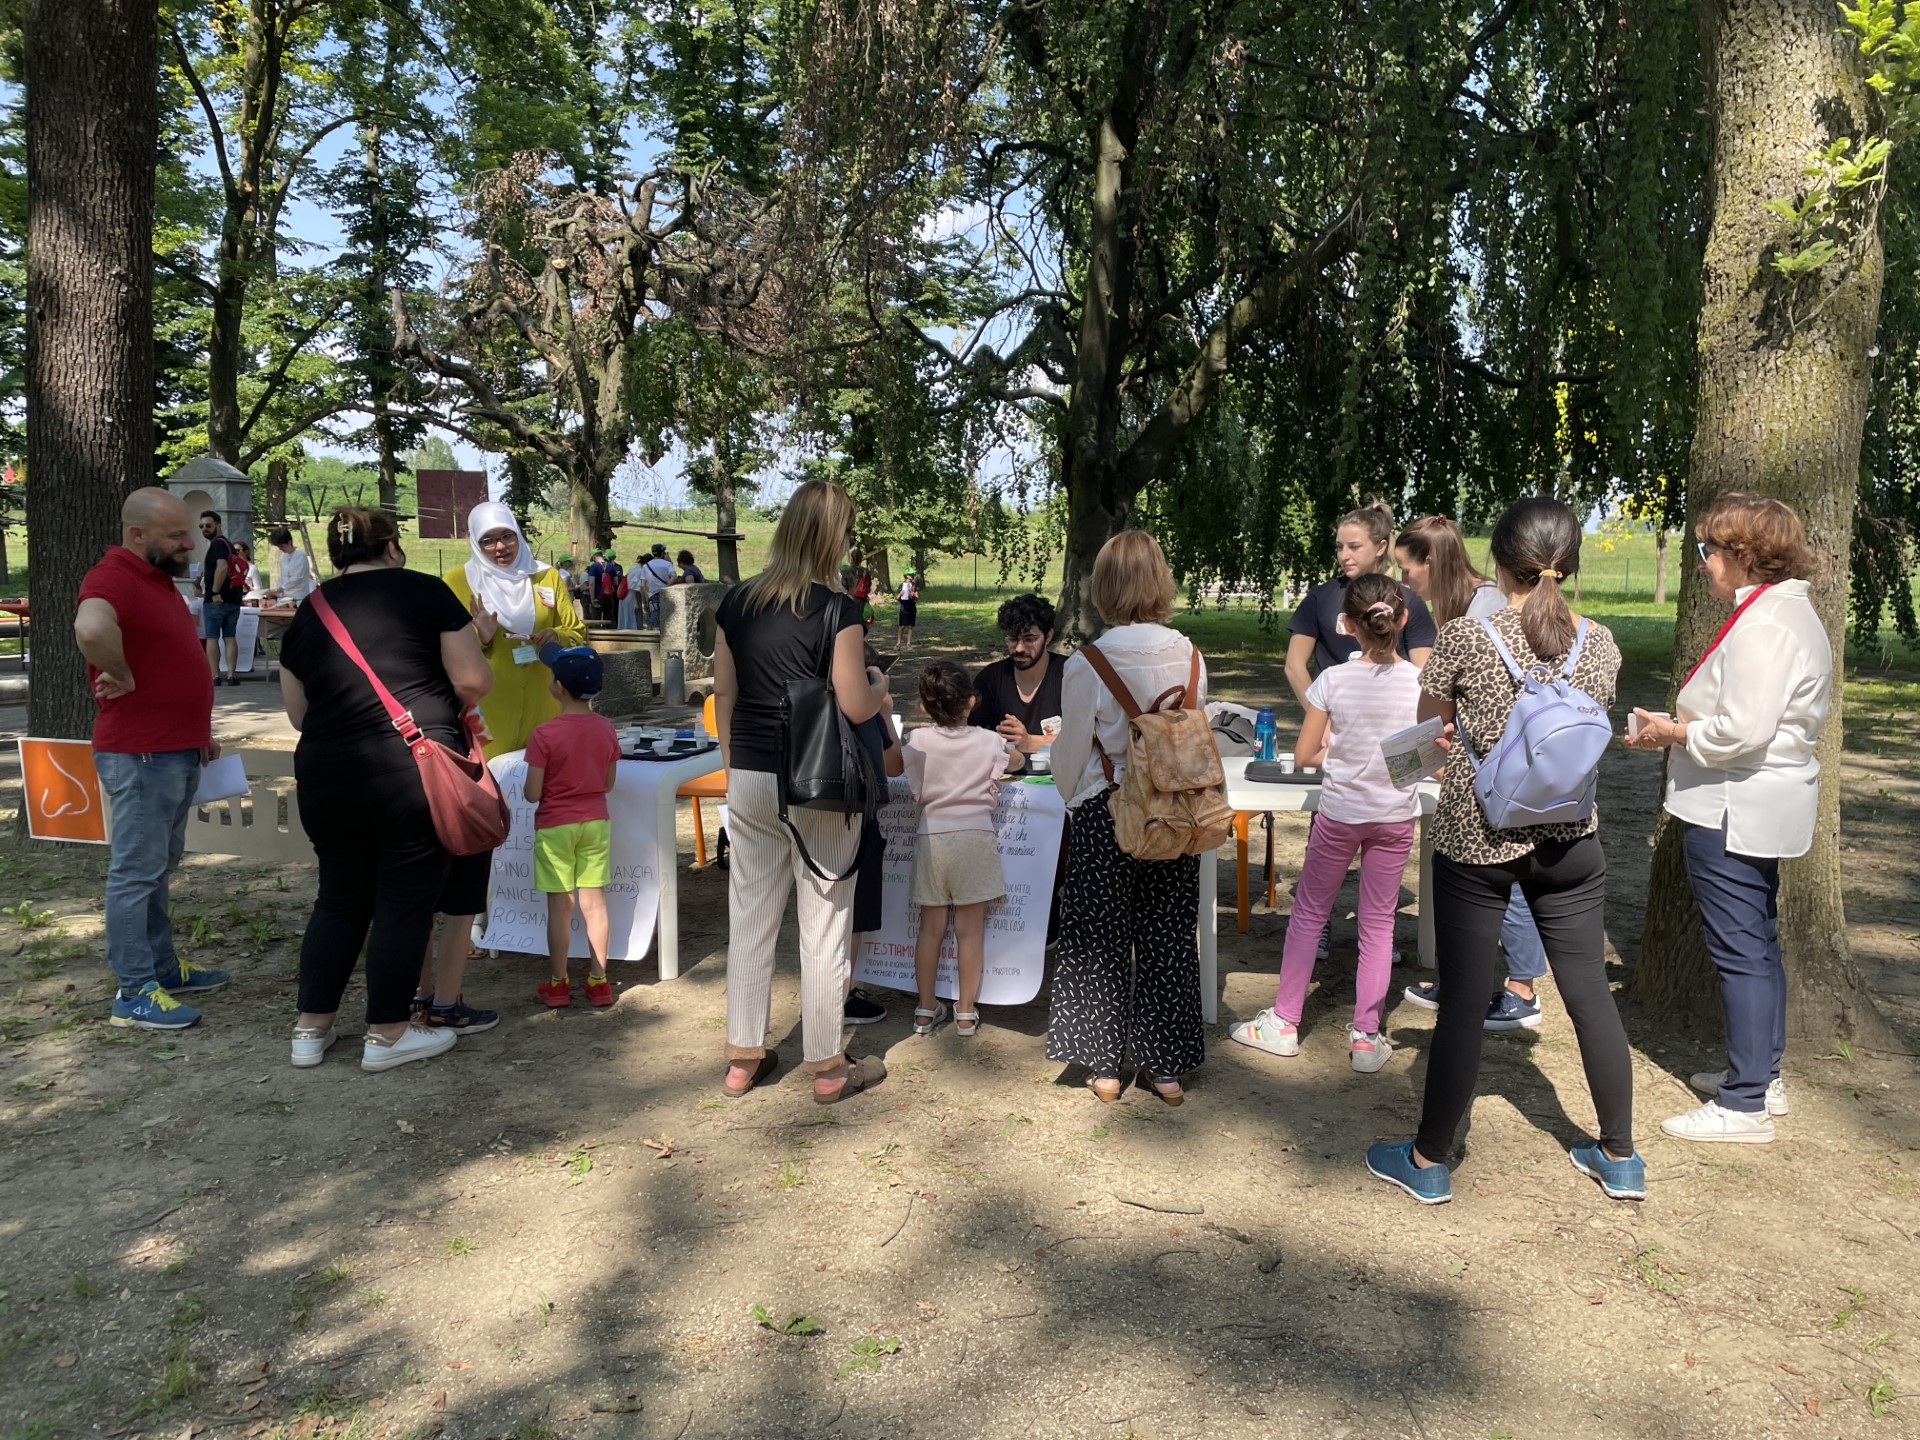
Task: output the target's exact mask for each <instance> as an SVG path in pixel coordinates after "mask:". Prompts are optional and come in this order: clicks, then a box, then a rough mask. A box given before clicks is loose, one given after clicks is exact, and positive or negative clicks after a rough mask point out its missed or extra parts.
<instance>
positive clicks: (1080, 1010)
mask: <svg viewBox="0 0 1920 1440" xmlns="http://www.w3.org/2000/svg"><path fill="white" fill-rule="evenodd" d="M1199 913H1200V857H1199V856H1197V855H1182V856H1181V857H1180V858H1179V859H1177V860H1136V859H1134V858H1133V857H1132V856H1131V855H1128V854H1126V853H1125V852H1124V851H1122V850H1121V848H1120V846H1119V845H1118V843H1116V841H1115V840H1114V836H1113V816H1112V815H1111V814H1110V813H1108V810H1107V796H1105V795H1096V796H1095V797H1093V798H1092V799H1091V800H1087V801H1085V802H1084V803H1082V804H1081V805H1080V807H1079V808H1078V809H1076V810H1075V811H1074V812H1073V844H1072V846H1071V847H1070V848H1069V849H1068V851H1067V879H1066V884H1065V885H1064V886H1062V888H1061V893H1060V931H1059V935H1060V943H1059V946H1058V948H1057V950H1056V951H1055V957H1056V959H1055V967H1054V975H1053V1014H1052V1016H1051V1018H1050V1020H1049V1022H1048V1025H1047V1055H1048V1058H1050V1059H1053V1060H1062V1061H1066V1062H1068V1063H1071V1064H1077V1065H1084V1066H1086V1067H1087V1069H1089V1070H1091V1071H1092V1072H1093V1073H1094V1074H1095V1075H1099V1076H1105V1077H1117V1076H1118V1075H1119V1074H1120V1068H1121V1066H1122V1065H1123V1064H1125V1063H1126V1062H1127V1060H1128V1059H1129V1058H1131V1060H1132V1062H1133V1063H1134V1064H1135V1065H1138V1066H1139V1067H1140V1068H1142V1069H1144V1070H1146V1071H1148V1072H1149V1073H1151V1074H1153V1075H1156V1076H1164V1077H1167V1078H1169V1079H1171V1078H1174V1077H1177V1076H1180V1075H1184V1074H1186V1073H1187V1071H1189V1070H1192V1069H1194V1068H1196V1067H1197V1066H1198V1065H1199V1064H1200V1062H1201V1060H1203V1059H1204V1058H1205V1057H1206V1039H1205V1035H1204V1033H1203V1031H1202V1028H1201V1021H1200V956H1199V952H1198V951H1197V950H1196V949H1195V937H1194V927H1195V924H1196V922H1197V920H1198V917H1199Z"/></svg>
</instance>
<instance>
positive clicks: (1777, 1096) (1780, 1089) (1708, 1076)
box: [1687, 1070, 1788, 1115]
mask: <svg viewBox="0 0 1920 1440" xmlns="http://www.w3.org/2000/svg"><path fill="white" fill-rule="evenodd" d="M1687 1083H1688V1084H1689V1085H1691V1086H1693V1088H1694V1089H1696V1090H1698V1091H1699V1092H1700V1093H1701V1094H1702V1095H1718V1094H1719V1093H1720V1087H1721V1086H1722V1085H1724V1084H1726V1083H1727V1072H1726V1071H1724V1070H1702V1071H1701V1072H1700V1073H1699V1074H1698V1075H1689V1076H1688V1077H1687ZM1787 1113H1788V1112H1787V1082H1786V1081H1784V1080H1782V1079H1781V1078H1780V1077H1779V1076H1777V1075H1776V1076H1775V1077H1774V1078H1773V1079H1772V1080H1770V1081H1768V1082H1767V1114H1769V1115H1785V1114H1787Z"/></svg>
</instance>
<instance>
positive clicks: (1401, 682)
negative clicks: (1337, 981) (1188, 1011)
mask: <svg viewBox="0 0 1920 1440" xmlns="http://www.w3.org/2000/svg"><path fill="white" fill-rule="evenodd" d="M1341 614H1342V616H1343V618H1344V619H1345V621H1346V624H1347V627H1348V629H1349V630H1350V631H1351V632H1352V634H1353V637H1354V639H1356V640H1358V641H1359V642H1360V652H1359V653H1358V654H1356V655H1354V656H1353V657H1352V658H1351V659H1350V660H1348V661H1347V662H1346V663H1345V664H1343V665H1333V666H1329V667H1328V668H1327V669H1325V670H1322V671H1321V672H1320V674H1319V675H1318V676H1317V677H1316V678H1315V679H1314V682H1313V685H1312V686H1311V687H1310V688H1309V689H1308V691H1307V718H1306V723H1304V724H1303V725H1302V726H1301V727H1300V738H1299V740H1298V741H1297V742H1295V745H1294V760H1295V763H1297V764H1299V765H1301V766H1309V765H1318V766H1320V767H1321V769H1322V771H1323V772H1324V774H1323V777H1322V780H1321V786H1320V808H1319V814H1318V816H1317V818H1316V819H1315V821H1314V826H1313V833H1312V835H1311V836H1309V837H1308V840H1307V857H1306V860H1305V861H1304V862H1303V863H1302V865H1301V867H1300V882H1299V884H1298V885H1296V886H1295V887H1294V895H1293V914H1292V915H1291V916H1290V917H1288V920H1287V940H1286V948H1285V949H1284V950H1283V951H1282V953H1281V959H1280V988H1279V990H1278V991H1277V992H1276V993H1275V994H1274V997H1273V1008H1272V1009H1269V1010H1262V1011H1261V1012H1260V1013H1259V1014H1258V1015H1256V1016H1254V1017H1253V1019H1251V1020H1248V1021H1244V1022H1242V1023H1241V1024H1239V1025H1236V1026H1234V1028H1233V1030H1232V1031H1231V1032H1230V1033H1231V1034H1232V1036H1233V1038H1234V1039H1235V1040H1238V1041H1239V1042H1240V1043H1241V1044H1242V1045H1251V1046H1253V1048H1254V1049H1256V1050H1265V1051H1266V1052H1267V1053H1268V1054H1271V1055H1298V1054H1299V1053H1300V1028H1299V1027H1300V1016H1301V1012H1302V1010H1303V1009H1304V1008H1305V1005H1306V999H1307V982H1308V981H1309V980H1311V979H1312V978H1313V964H1314V950H1315V948H1316V945H1317V942H1318V939H1319V936H1320V932H1321V930H1322V929H1323V928H1324V927H1325V925H1326V923H1327V916H1328V915H1329V914H1330V913H1331V912H1332V910H1333V901H1334V897H1335V896H1336V895H1337V894H1338V893H1339V891H1340V886H1341V884H1342V883H1343V882H1344V881H1345V880H1346V878H1347V867H1348V866H1349V865H1351V864H1352V863H1353V857H1354V855H1355V853H1356V852H1357V853H1358V854H1359V856H1360V904H1359V929H1360V969H1359V973H1358V975H1357V976H1356V977H1355V980H1354V1002H1353V1024H1352V1025H1351V1027H1350V1028H1349V1029H1348V1031H1347V1048H1348V1050H1349V1052H1350V1053H1351V1055H1352V1058H1353V1068H1354V1069H1356V1070H1358V1071H1361V1072H1362V1073H1363V1074H1372V1073H1373V1072H1374V1071H1376V1070H1379V1069H1380V1068H1381V1067H1382V1066H1383V1065H1385V1064H1386V1063H1387V1058H1388V1056H1390V1055H1391V1054H1392V1053H1393V1047H1392V1046H1391V1045H1389V1044H1388V1043H1387V1037H1386V1036H1385V1035H1383V1034H1381V1033H1380V1020H1381V1013H1382V1011H1383V1010H1384V1009H1385V1006H1386V998H1387V985H1388V982H1389V981H1390V980H1391V979H1392V975H1393V917H1394V912H1395V911H1396V910H1397V909H1398V908H1399V902H1400V877H1401V874H1402V872H1404V871H1405V869H1406V867H1407V856H1408V855H1409V854H1410V853H1411V851H1412V849H1413V831H1414V821H1415V819H1416V817H1417V816H1418V815H1419V813H1420V799H1419V796H1418V794H1417V793H1416V792H1415V791H1414V790H1412V789H1411V788H1409V789H1405V790H1402V789H1400V788H1398V787H1397V786H1395V785H1394V783H1393V781H1392V780H1391V779H1389V778H1388V775H1387V762H1386V756H1385V754H1384V753H1383V752H1382V750H1381V748H1380V742H1381V740H1383V739H1384V738H1385V737H1387V736H1388V735H1391V734H1392V733H1393V732H1394V731H1396V730H1402V729H1405V728H1406V727H1407V726H1408V725H1411V724H1412V723H1413V722H1414V719H1415V716H1416V713H1417V711H1418V709H1419V705H1420V669H1419V667H1418V666H1416V665H1414V664H1412V663H1411V662H1410V661H1407V660H1403V659H1401V658H1400V656H1399V654H1398V652H1397V649H1396V642H1397V641H1398V640H1399V638H1400V629H1401V627H1402V626H1403V625H1405V624H1406V623H1407V607H1406V601H1405V599H1404V598H1403V597H1402V595H1401V593H1400V587H1399V586H1398V585H1396V584H1395V583H1394V582H1393V581H1392V580H1390V579H1388V578H1387V577H1386V576H1384V575H1361V576H1356V577H1355V578H1354V579H1353V580H1352V581H1351V582H1350V583H1349V584H1348V585H1347V593H1346V598H1345V602H1344V604H1343V606H1342V609H1341Z"/></svg>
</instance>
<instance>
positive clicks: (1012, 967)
mask: <svg viewBox="0 0 1920 1440" xmlns="http://www.w3.org/2000/svg"><path fill="white" fill-rule="evenodd" d="M1066 814H1067V806H1066V801H1065V799H1063V798H1062V796H1061V794H1060V792H1059V791H1058V790H1056V789H1055V788H1054V787H1053V786H1051V785H1027V784H1022V783H1020V782H1017V781H1010V782H1006V783H1003V784H1002V785H1001V786H1000V804H999V806H998V807H997V808H996V809H995V810H994V812H993V825H994V831H995V834H996V836H997V838H998V840H999V845H1000V868H1001V871H1002V873H1003V874H1004V875H1005V877H1006V883H1007V898H1006V899H1005V900H1002V901H1000V902H998V903H997V904H993V905H990V906H988V907H987V937H986V969H985V971H984V972H983V974H982V975H981V978H980V1003H981V1004H983V1005H1023V1004H1025V1003H1026V1002H1027V1001H1029V1000H1031V999H1032V998H1033V997H1034V996H1035V995H1037V994H1038V993H1039V992H1040V980H1041V976H1042V974H1043V972H1044V971H1045V968H1046V958H1047V957H1046V950H1047V910H1048V908H1049V907H1050V906H1051V904H1052V902H1053V880H1054V875H1055V874H1056V872H1057V870H1058V868H1059V861H1060V836H1061V833H1062V831H1063V830H1064V829H1065V825H1066ZM919 824H920V807H919V805H917V804H916V803H914V800H913V797H912V796H911V795H910V794H909V793H908V792H907V788H906V784H905V782H903V781H900V780H895V781H894V782H893V798H892V800H891V801H889V802H888V804H887V806H886V808H885V809H883V810H882V811H881V812H880V826H881V829H882V831H883V832H884V833H885V835H886V838H887V858H886V871H885V874H884V877H883V885H882V890H881V896H882V901H881V903H882V907H883V908H882V916H883V918H882V922H881V926H880V928H879V929H878V930H877V931H875V932H874V933H872V934H870V935H863V936H862V937H861V940H860V948H859V950H858V952H856V954H855V955H854V967H853V978H854V980H855V982H856V983H858V984H861V985H881V986H885V987H886V988H888V989H890V990H905V991H908V992H909V993H911V992H913V991H914V990H916V989H917V988H918V987H917V986H916V984H915V983H914V978H913V947H914V943H915V941H916V940H917V939H918V938H919V934H920V911H919V909H918V907H916V906H915V905H914V904H913V903H912V902H911V901H910V900H909V899H908V896H909V895H910V894H911V893H912V890H911V886H912V882H913V837H914V832H915V830H916V829H917V828H918V827H919ZM956 979H957V970H956V967H955V956H954V947H953V935H952V932H951V931H949V932H948V934H947V938H946V942H945V944H944V945H943V946H942V948H941V951H940V973H939V978H938V980H936V981H935V983H934V989H935V990H936V991H937V992H938V993H939V994H940V995H941V996H942V997H943V998H945V999H948V1000H951V999H952V998H953V997H954V995H955V994H956V993H957V986H956V984H955V981H956Z"/></svg>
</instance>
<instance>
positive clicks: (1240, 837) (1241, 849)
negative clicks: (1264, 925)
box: [1233, 810, 1252, 935]
mask: <svg viewBox="0 0 1920 1440" xmlns="http://www.w3.org/2000/svg"><path fill="white" fill-rule="evenodd" d="M1233 854H1234V860H1235V862H1236V872H1235V878H1236V880H1237V882H1238V891H1237V893H1238V895H1239V900H1240V910H1239V915H1238V921H1237V928H1238V929H1239V931H1240V933H1241V934H1242V935H1244V934H1246V933H1247V927H1248V925H1249V924H1251V923H1252V922H1251V919H1250V916H1249V913H1248V912H1249V906H1248V904H1247V812H1246V811H1244V810H1236V811H1234V812H1233Z"/></svg>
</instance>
